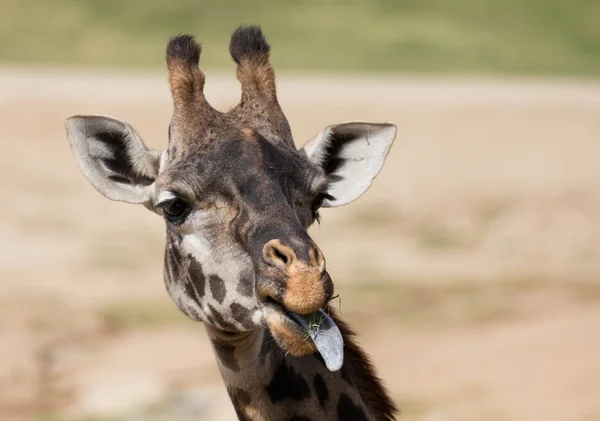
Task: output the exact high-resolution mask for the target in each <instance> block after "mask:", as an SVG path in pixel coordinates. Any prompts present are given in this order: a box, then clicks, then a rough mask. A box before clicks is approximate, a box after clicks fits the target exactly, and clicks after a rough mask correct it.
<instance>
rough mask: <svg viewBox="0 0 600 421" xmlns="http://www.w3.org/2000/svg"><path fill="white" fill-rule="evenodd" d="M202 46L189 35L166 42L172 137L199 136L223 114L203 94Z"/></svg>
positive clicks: (216, 122)
mask: <svg viewBox="0 0 600 421" xmlns="http://www.w3.org/2000/svg"><path fill="white" fill-rule="evenodd" d="M200 52H201V48H200V45H199V44H198V43H196V41H195V40H194V37H192V36H191V35H178V36H176V37H173V38H171V40H170V41H169V44H168V45H167V54H166V60H167V67H168V69H169V85H170V87H171V95H172V96H173V105H174V108H175V110H174V113H173V119H172V121H171V132H172V135H173V136H172V137H174V138H177V139H185V141H187V140H192V139H198V138H200V139H202V138H204V136H203V135H204V134H205V133H206V132H207V131H208V130H209V129H210V127H212V126H214V125H215V124H219V123H220V122H222V120H223V115H222V114H221V113H220V112H219V111H217V110H215V109H214V108H212V107H211V106H210V104H209V103H208V101H207V100H206V98H205V96H204V73H202V71H201V70H200V68H199V67H198V64H199V62H200Z"/></svg>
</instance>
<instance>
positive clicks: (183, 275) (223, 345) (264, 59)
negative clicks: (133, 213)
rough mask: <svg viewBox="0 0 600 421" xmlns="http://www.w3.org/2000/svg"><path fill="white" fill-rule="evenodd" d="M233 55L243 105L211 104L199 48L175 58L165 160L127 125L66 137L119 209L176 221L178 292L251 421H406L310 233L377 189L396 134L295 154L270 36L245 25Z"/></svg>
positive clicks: (342, 130) (169, 241)
mask: <svg viewBox="0 0 600 421" xmlns="http://www.w3.org/2000/svg"><path fill="white" fill-rule="evenodd" d="M229 49H230V53H231V56H232V58H233V60H234V61H235V62H236V63H237V78H238V80H239V82H240V84H241V100H240V102H239V103H238V104H237V105H236V106H235V107H233V108H232V109H231V110H229V111H228V112H220V111H217V110H216V109H214V108H212V107H211V106H210V104H209V103H208V101H207V100H206V98H205V96H204V94H203V88H204V82H205V78H204V74H203V73H202V71H201V70H200V68H199V61H200V52H201V48H200V45H199V44H198V43H196V41H195V39H194V38H193V37H192V36H189V35H178V36H176V37H173V38H171V40H170V41H169V43H168V46H167V51H166V62H167V68H168V74H169V78H168V81H169V85H170V89H171V96H172V100H173V115H172V118H171V122H170V125H169V131H168V138H169V140H168V145H167V147H166V148H165V149H164V150H153V149H149V148H147V147H146V145H145V144H144V142H143V140H142V139H141V138H140V136H139V135H138V133H137V132H136V131H135V130H134V129H133V127H132V126H131V125H130V124H129V123H127V122H125V121H121V120H118V119H115V118H112V117H108V116H102V115H74V116H71V117H69V118H67V120H66V122H65V126H66V131H67V137H68V139H69V143H70V146H71V149H72V151H73V152H74V155H75V159H76V161H77V163H78V166H79V168H80V170H81V172H82V173H83V174H84V176H85V177H86V178H87V180H88V181H89V182H90V183H91V184H92V185H93V186H94V187H95V188H96V189H97V190H98V191H99V192H100V193H101V194H103V195H104V196H106V197H107V198H109V199H111V200H116V201H123V202H128V203H135V204H143V205H144V206H145V207H146V208H147V209H149V210H151V211H153V212H155V213H157V214H158V215H160V216H162V217H163V218H164V220H165V223H166V247H165V254H164V282H165V286H166V289H167V291H168V293H169V295H170V296H171V298H172V300H173V301H174V302H175V304H176V305H177V306H178V307H179V309H180V310H181V311H182V312H183V313H184V314H185V315H187V316H188V317H189V318H191V319H193V320H195V321H201V322H203V323H204V325H205V328H206V331H207V333H208V336H209V338H210V341H211V343H212V348H213V351H214V354H215V356H216V361H217V364H218V367H219V370H220V372H221V375H222V378H223V381H224V383H225V386H226V387H227V391H228V394H229V396H230V399H231V402H232V404H233V407H234V409H235V411H236V414H237V416H238V418H239V419H240V420H256V421H259V420H263V421H275V420H285V421H308V420H315V421H316V420H344V421H348V420H356V421H358V420H364V421H384V420H385V421H389V420H394V419H395V414H396V412H397V410H396V407H395V404H394V403H393V402H392V400H391V399H390V397H389V394H388V392H387V391H386V390H385V388H384V386H383V385H382V382H381V380H380V379H379V377H378V376H377V374H376V373H375V370H374V367H373V365H372V363H371V361H370V359H369V357H368V356H367V355H366V354H365V352H364V351H363V350H362V349H361V348H360V347H359V346H358V344H357V342H356V340H355V336H354V333H353V332H352V330H351V329H350V328H349V327H348V326H347V325H346V324H345V323H344V322H343V321H342V320H340V318H339V317H338V315H337V314H336V313H335V311H334V310H333V309H331V308H330V307H329V305H328V304H329V302H330V301H331V300H332V297H333V293H334V286H333V282H332V279H331V277H330V276H329V274H328V272H327V270H326V266H325V258H324V257H323V254H322V252H321V250H320V249H319V248H318V246H317V245H316V244H315V243H314V242H313V240H312V239H311V238H310V236H309V235H308V233H307V229H308V227H309V226H310V225H311V224H313V223H314V222H315V221H317V220H319V209H320V208H322V207H323V208H324V207H335V206H341V205H345V204H347V203H350V202H352V201H354V200H355V199H357V198H358V197H359V196H360V195H362V194H363V193H364V192H365V191H366V190H367V189H368V188H369V186H370V185H371V182H372V180H373V179H374V178H375V177H376V176H377V174H378V173H379V171H380V170H381V168H382V166H383V163H384V161H385V158H386V155H387V154H388V152H389V149H390V147H391V145H392V143H393V140H394V138H395V136H396V126H395V125H393V124H387V123H385V124H384V123H378V124H375V123H364V122H351V123H342V124H336V125H331V126H328V127H326V128H325V129H323V130H322V131H321V132H320V133H319V134H318V135H317V136H316V137H315V138H314V139H313V140H311V141H309V142H308V143H307V144H306V145H305V146H304V147H303V148H301V149H299V150H298V149H296V147H295V146H294V141H293V139H292V134H291V131H290V126H289V124H288V121H287V119H286V117H285V115H284V114H283V111H282V109H281V108H280V106H279V103H278V99H277V94H276V87H275V74H274V70H273V68H272V66H271V64H270V61H269V55H270V46H269V44H268V43H267V41H266V40H265V38H264V36H263V34H262V31H261V29H260V27H258V26H240V27H239V28H238V29H237V30H235V31H234V33H233V35H232V37H231V42H230V47H229Z"/></svg>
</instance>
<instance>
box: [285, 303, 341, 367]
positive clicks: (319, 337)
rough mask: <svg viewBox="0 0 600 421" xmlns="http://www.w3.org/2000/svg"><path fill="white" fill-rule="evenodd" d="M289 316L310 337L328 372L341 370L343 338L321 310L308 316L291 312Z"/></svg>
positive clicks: (329, 318)
mask: <svg viewBox="0 0 600 421" xmlns="http://www.w3.org/2000/svg"><path fill="white" fill-rule="evenodd" d="M289 314H290V316H291V317H292V318H293V319H294V321H295V322H296V323H298V324H299V325H300V326H301V327H302V329H304V330H305V331H306V333H307V334H309V335H310V338H311V339H312V341H313V343H314V344H315V346H316V347H317V350H318V351H319V353H320V354H321V357H323V360H324V361H325V365H326V366H327V368H328V369H329V371H337V370H339V369H340V368H342V365H343V364H344V338H343V337H342V334H341V332H340V330H339V329H338V327H337V326H336V324H335V322H334V321H333V320H332V319H331V317H329V316H328V315H327V314H326V313H325V312H324V311H323V310H319V311H316V312H314V313H312V314H308V315H301V314H296V313H292V312H289Z"/></svg>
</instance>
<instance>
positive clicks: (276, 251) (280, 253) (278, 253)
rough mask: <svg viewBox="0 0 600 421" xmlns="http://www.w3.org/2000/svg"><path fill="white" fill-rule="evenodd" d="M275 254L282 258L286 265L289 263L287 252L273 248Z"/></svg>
mask: <svg viewBox="0 0 600 421" xmlns="http://www.w3.org/2000/svg"><path fill="white" fill-rule="evenodd" d="M273 254H274V256H275V257H276V258H277V259H279V260H281V261H282V262H283V263H284V264H286V265H287V263H288V258H287V256H286V255H285V254H283V253H282V252H281V251H279V250H278V249H277V248H275V249H273Z"/></svg>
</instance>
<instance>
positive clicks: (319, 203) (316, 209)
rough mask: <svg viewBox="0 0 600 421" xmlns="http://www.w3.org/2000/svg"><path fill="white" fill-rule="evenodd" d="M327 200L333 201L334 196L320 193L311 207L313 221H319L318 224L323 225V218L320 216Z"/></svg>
mask: <svg viewBox="0 0 600 421" xmlns="http://www.w3.org/2000/svg"><path fill="white" fill-rule="evenodd" d="M325 199H328V200H333V196H332V195H330V194H327V193H319V194H318V195H317V196H316V197H315V200H313V202H312V204H311V205H310V210H311V213H312V217H313V220H315V221H317V223H321V216H320V215H319V209H320V208H321V206H322V205H323V200H325Z"/></svg>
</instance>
